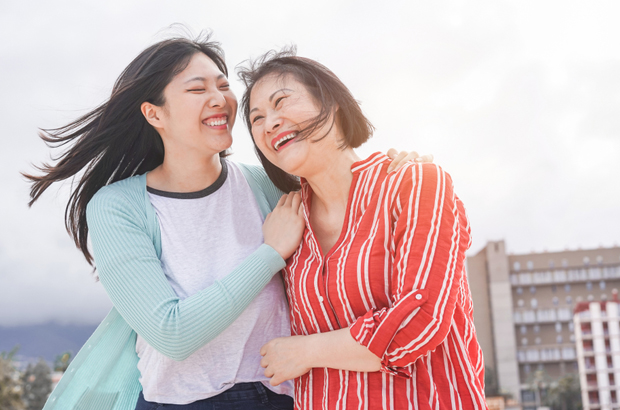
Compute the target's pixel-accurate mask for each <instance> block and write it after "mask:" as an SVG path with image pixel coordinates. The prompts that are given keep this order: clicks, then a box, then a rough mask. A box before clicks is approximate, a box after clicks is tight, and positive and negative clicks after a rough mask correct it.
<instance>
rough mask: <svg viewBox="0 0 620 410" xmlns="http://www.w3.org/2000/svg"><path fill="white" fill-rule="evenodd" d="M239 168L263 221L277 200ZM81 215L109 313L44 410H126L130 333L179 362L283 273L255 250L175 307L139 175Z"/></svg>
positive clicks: (263, 178)
mask: <svg viewBox="0 0 620 410" xmlns="http://www.w3.org/2000/svg"><path fill="white" fill-rule="evenodd" d="M239 167H240V168H241V170H242V171H243V174H244V176H245V178H246V180H247V181H248V183H249V185H250V187H251V189H252V192H253V193H254V196H255V198H256V202H257V203H258V206H259V208H260V210H261V212H262V214H263V217H264V216H266V215H267V214H268V213H269V212H271V210H272V209H273V208H274V207H275V205H276V204H277V202H278V200H279V199H280V196H281V195H282V192H281V191H279V190H278V189H277V188H276V187H275V186H274V185H273V184H272V183H271V181H270V180H269V178H268V177H267V175H266V174H265V171H264V170H263V169H262V168H260V167H256V166H249V165H243V164H239ZM86 215H87V220H88V227H89V232H90V238H91V242H92V249H93V253H94V257H95V263H96V266H97V270H98V272H99V279H100V281H101V283H102V285H103V287H104V288H105V290H106V291H107V293H108V295H109V296H110V299H111V300H112V303H113V305H114V307H113V308H112V310H111V311H110V313H109V314H108V315H107V317H106V318H105V319H104V320H103V322H102V323H101V324H100V325H99V327H97V330H95V332H94V333H93V335H92V336H91V337H90V338H89V339H88V341H87V342H86V344H85V345H84V346H83V347H82V349H81V350H80V352H79V353H78V354H77V355H76V357H75V359H74V360H73V362H72V363H71V365H70V366H69V368H68V369H67V371H66V372H65V374H64V376H63V377H62V379H61V380H60V382H59V383H58V386H56V388H55V389H54V391H53V392H52V394H51V395H50V397H49V399H48V400H47V403H46V404H45V407H44V408H43V409H44V410H53V409H56V410H133V409H134V408H135V405H136V400H137V398H138V394H139V393H140V391H141V390H142V387H141V385H140V382H139V380H138V378H139V376H140V373H139V371H138V367H137V364H138V356H137V354H136V332H137V333H139V334H140V335H141V336H142V337H143V338H144V339H145V340H146V341H147V342H148V343H149V344H150V345H151V346H153V347H155V348H156V349H157V350H158V351H160V352H161V353H163V354H164V355H166V356H168V357H170V358H172V359H174V360H184V359H186V358H187V357H189V356H190V355H191V354H192V353H193V352H195V351H196V350H197V349H198V348H200V347H201V346H203V345H205V344H206V343H208V342H209V341H210V340H212V339H213V338H214V337H216V336H217V335H218V334H219V333H220V332H221V331H223V330H224V329H226V327H228V326H229V325H230V324H231V323H232V322H233V321H234V320H235V319H236V318H237V317H238V316H239V315H240V314H241V312H243V310H244V309H245V308H246V307H247V306H248V305H249V303H250V302H251V301H252V299H254V297H255V296H257V295H258V293H259V292H260V291H261V289H262V288H263V287H264V286H265V285H266V284H267V283H268V282H269V281H270V280H271V278H272V277H273V275H274V274H276V273H277V272H279V271H280V270H281V269H283V268H284V266H285V262H284V260H283V259H282V257H280V255H279V254H278V253H277V252H276V251H275V250H274V249H273V248H271V247H270V246H268V245H265V244H263V245H261V246H260V247H259V248H258V249H257V250H256V251H255V252H254V253H252V254H251V255H250V256H249V257H248V258H247V259H245V261H244V262H242V263H241V264H240V265H239V266H238V267H237V268H235V270H233V271H232V272H231V273H230V274H228V275H227V276H226V277H225V278H224V279H223V280H221V281H217V282H215V284H213V285H212V286H210V287H208V288H206V289H204V290H202V291H200V292H198V293H197V294H195V295H192V296H190V297H188V298H186V299H184V300H180V299H179V298H178V297H177V295H176V294H175V293H174V291H173V290H172V288H171V287H170V285H169V284H168V281H167V280H166V277H165V276H164V273H163V271H162V268H161V263H160V260H159V258H160V256H161V234H160V228H159V223H158V221H157V216H156V214H155V210H154V209H153V207H152V205H151V203H150V201H149V198H148V194H147V191H146V174H144V175H140V176H135V177H131V178H127V179H124V180H122V181H118V182H115V183H113V184H111V185H108V186H105V187H103V188H101V189H100V190H99V191H98V192H97V194H96V195H95V196H94V197H93V199H92V200H91V201H90V202H89V203H88V207H87V211H86Z"/></svg>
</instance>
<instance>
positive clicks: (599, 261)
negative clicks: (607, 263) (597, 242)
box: [596, 255, 603, 265]
mask: <svg viewBox="0 0 620 410" xmlns="http://www.w3.org/2000/svg"><path fill="white" fill-rule="evenodd" d="M596 263H598V264H599V265H600V264H601V263H603V256H601V255H598V256H597V257H596Z"/></svg>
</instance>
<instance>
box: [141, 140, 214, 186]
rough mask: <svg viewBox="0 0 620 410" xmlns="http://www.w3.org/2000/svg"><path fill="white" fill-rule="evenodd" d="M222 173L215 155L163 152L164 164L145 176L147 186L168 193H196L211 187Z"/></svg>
mask: <svg viewBox="0 0 620 410" xmlns="http://www.w3.org/2000/svg"><path fill="white" fill-rule="evenodd" d="M221 172H222V164H221V163H220V157H219V155H218V154H217V153H215V154H211V155H204V154H202V155H201V153H198V152H196V151H194V152H184V153H177V152H175V151H174V150H170V151H169V150H167V149H166V151H165V155H164V162H163V163H162V164H161V165H160V166H158V167H157V168H155V169H154V170H153V171H151V172H149V173H148V174H147V176H146V183H147V185H148V186H150V187H152V188H155V189H159V190H161V191H168V192H196V191H200V190H202V189H205V188H206V187H208V186H210V185H212V184H213V183H214V182H215V181H216V180H217V178H218V177H219V176H220V173H221Z"/></svg>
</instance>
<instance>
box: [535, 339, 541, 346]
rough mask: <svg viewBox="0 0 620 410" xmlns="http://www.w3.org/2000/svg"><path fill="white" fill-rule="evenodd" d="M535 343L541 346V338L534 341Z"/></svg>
mask: <svg viewBox="0 0 620 410" xmlns="http://www.w3.org/2000/svg"><path fill="white" fill-rule="evenodd" d="M534 342H535V343H536V344H537V345H539V344H540V337H537V338H536V339H534Z"/></svg>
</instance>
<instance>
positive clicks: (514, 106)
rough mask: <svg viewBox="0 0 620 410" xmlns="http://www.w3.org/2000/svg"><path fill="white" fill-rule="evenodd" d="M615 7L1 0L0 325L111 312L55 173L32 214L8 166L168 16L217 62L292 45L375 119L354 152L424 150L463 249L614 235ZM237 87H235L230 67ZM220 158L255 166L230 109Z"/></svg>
mask: <svg viewBox="0 0 620 410" xmlns="http://www.w3.org/2000/svg"><path fill="white" fill-rule="evenodd" d="M619 13H620V3H619V2H617V1H591V2H574V1H566V0H562V1H559V0H558V1H556V0H553V1H552V0H536V1H530V0H520V1H507V0H490V1H433V2H414V1H411V0H407V1H387V2H385V3H383V5H381V6H379V5H378V3H377V2H375V1H366V0H318V1H313V2H296V1H290V0H288V1H276V0H263V1H256V0H247V1H234V0H228V1H210V0H201V1H196V0H183V1H176V2H172V1H163V0H148V1H146V0H145V1H141V0H135V1H134V0H122V1H119V0H108V1H105V2H103V1H100V2H92V1H76V0H65V1H54V0H48V1H42V0H33V1H28V2H17V1H8V0H0V37H1V38H2V39H3V40H2V41H0V90H1V94H0V95H1V97H0V124H2V127H3V130H2V131H3V132H2V134H1V136H0V141H1V142H2V149H0V184H1V186H2V195H1V197H2V200H1V201H0V326H2V325H4V326H9V325H25V324H36V323H42V322H47V321H56V322H60V323H84V324H86V323H88V324H91V323H97V322H99V321H100V320H101V319H102V318H103V316H105V314H106V312H107V311H108V310H109V309H110V307H111V304H110V302H109V299H108V298H107V296H106V294H105V292H104V290H103V289H102V287H101V285H100V284H99V283H96V282H95V281H94V280H93V277H92V268H91V267H90V266H89V265H88V264H87V263H86V262H85V261H84V259H83V257H82V256H81V253H80V252H79V251H78V250H76V248H75V246H74V244H73V242H72V240H71V238H70V237H69V236H68V235H67V233H66V231H65V228H64V219H63V214H64V206H65V204H66V201H67V199H68V195H69V192H70V188H71V186H70V182H68V183H65V184H64V185H62V186H60V187H52V188H51V189H50V190H49V191H48V192H46V194H45V195H44V197H43V198H42V199H41V200H40V201H39V202H37V203H36V204H35V205H34V206H33V207H32V208H30V209H29V208H28V207H27V202H28V191H29V186H28V184H27V183H26V182H25V180H24V178H23V177H21V176H20V174H19V173H20V172H22V171H26V172H33V171H34V168H33V164H35V165H36V164H41V163H42V162H49V161H50V159H51V158H52V156H53V155H58V153H59V152H60V151H51V150H50V149H49V148H48V147H46V146H45V144H44V143H43V142H42V141H41V140H40V139H39V137H38V136H37V132H38V128H53V127H58V126H61V125H64V124H66V123H68V122H70V121H72V120H74V119H76V118H77V117H78V116H79V115H81V114H84V113H86V112H88V111H89V110H90V109H93V108H94V107H96V106H97V105H98V104H100V103H102V102H103V101H105V99H106V98H107V97H108V96H109V93H110V91H111V88H112V85H113V83H114V80H115V79H116V77H117V76H118V75H119V74H120V73H121V71H122V70H123V69H124V68H125V66H126V65H127V64H128V63H129V62H130V61H131V60H132V59H133V58H134V57H135V56H136V55H137V54H138V53H140V51H142V50H143V49H144V48H146V47H147V46H149V45H151V44H153V43H154V42H156V41H159V40H162V39H164V38H166V37H169V36H171V35H174V34H178V33H179V32H180V31H179V28H178V26H177V27H172V28H171V25H174V24H177V23H180V24H183V25H185V27H188V28H190V29H191V30H193V32H194V33H198V32H200V31H201V30H204V29H210V30H212V31H213V38H214V39H215V40H217V41H219V42H221V43H222V46H223V47H224V49H225V51H226V59H227V63H228V65H229V68H230V69H231V72H232V71H233V70H232V69H233V68H234V67H235V66H236V65H238V64H240V63H242V62H243V61H245V60H247V59H250V58H256V57H258V56H260V55H261V54H262V53H264V52H266V51H268V50H271V49H280V48H282V47H284V46H287V45H291V44H295V45H296V46H297V49H298V55H301V56H305V57H310V58H313V59H315V60H318V61H320V62H321V63H323V64H325V65H326V66H327V67H329V68H330V69H332V71H334V72H335V73H336V74H337V75H338V76H339V77H340V78H341V80H342V81H343V82H344V83H345V84H346V85H347V86H348V87H349V89H350V90H351V91H352V93H353V95H354V96H355V97H356V98H357V99H358V100H359V101H360V102H361V106H362V109H363V110H364V112H365V114H366V115H367V116H368V117H369V118H370V120H371V121H372V122H373V124H374V125H375V127H376V132H375V135H374V137H373V138H372V139H371V140H370V141H369V142H368V143H367V144H365V145H364V146H362V147H361V148H360V149H359V150H358V154H359V155H360V156H362V157H364V156H367V155H369V154H370V153H372V152H375V151H386V150H387V149H388V148H390V147H395V148H397V149H402V150H416V151H419V152H421V153H432V154H433V155H434V156H435V162H436V163H438V164H439V165H441V166H442V167H443V168H444V169H445V170H446V171H447V172H449V173H450V175H451V176H452V179H453V181H454V186H455V190H456V193H457V195H459V197H460V198H461V199H462V201H463V202H464V203H465V206H466V208H467V211H468V215H469V218H470V221H471V227H472V232H473V243H472V247H471V249H470V251H469V254H474V253H477V252H478V251H479V250H480V249H481V248H482V247H483V246H484V245H485V243H486V242H487V241H491V240H501V239H503V240H505V241H506V246H507V249H508V250H509V252H513V253H529V252H542V251H545V250H549V251H560V250H564V249H578V248H582V249H586V248H596V247H600V246H602V247H611V246H617V245H618V243H620V215H619V211H620V189H619V187H620V184H619V183H618V181H617V180H618V177H619V176H620V25H619V24H617V17H618V15H620V14H619ZM231 80H232V87H233V90H234V91H235V93H236V94H237V96H240V95H241V94H242V92H243V87H242V85H241V83H240V82H239V81H238V80H237V78H236V76H235V75H234V74H233V75H231ZM233 135H234V139H235V141H234V144H233V152H234V155H233V157H232V159H233V160H236V161H239V162H246V163H257V160H256V158H255V157H254V154H253V151H252V149H251V142H250V139H249V138H250V137H249V134H248V132H247V130H246V129H245V128H244V125H243V123H242V121H241V120H240V119H237V124H236V127H235V130H234V132H233Z"/></svg>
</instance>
